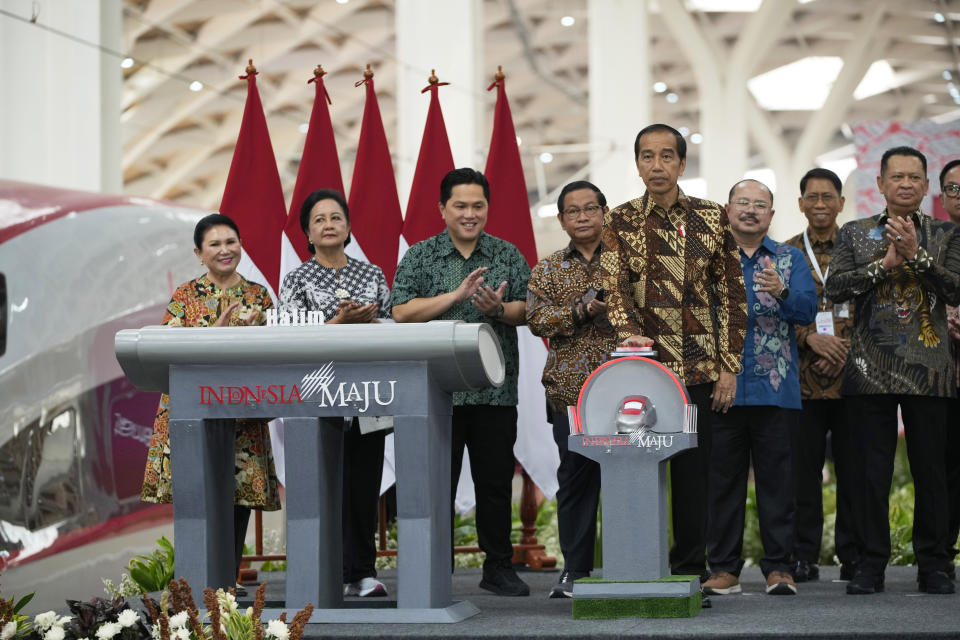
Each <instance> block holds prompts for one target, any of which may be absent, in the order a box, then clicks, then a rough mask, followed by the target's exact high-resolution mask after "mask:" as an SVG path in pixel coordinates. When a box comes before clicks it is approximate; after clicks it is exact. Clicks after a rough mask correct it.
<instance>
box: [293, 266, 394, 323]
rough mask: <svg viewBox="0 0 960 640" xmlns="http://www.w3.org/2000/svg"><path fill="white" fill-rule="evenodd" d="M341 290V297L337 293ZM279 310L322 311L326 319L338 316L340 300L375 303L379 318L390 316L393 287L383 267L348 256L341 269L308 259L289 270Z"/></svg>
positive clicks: (294, 311)
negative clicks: (389, 284)
mask: <svg viewBox="0 0 960 640" xmlns="http://www.w3.org/2000/svg"><path fill="white" fill-rule="evenodd" d="M338 292H339V296H338ZM279 295H280V303H279V304H278V305H277V311H278V312H280V313H284V312H286V313H288V314H295V313H296V312H297V311H319V312H320V313H322V314H323V317H324V320H330V318H332V317H334V316H335V315H337V307H338V305H339V303H340V300H347V299H349V300H353V301H354V302H359V303H360V304H363V305H367V304H371V303H376V304H377V305H378V308H377V317H378V318H380V319H387V318H390V317H391V315H390V289H389V287H387V279H386V278H385V277H384V276H383V271H382V270H381V269H380V267H378V266H376V265H372V264H370V263H369V262H363V261H362V260H356V259H355V258H351V257H350V256H347V264H346V266H343V267H341V268H339V269H335V268H331V267H324V266H322V265H321V264H320V263H319V262H317V261H316V260H314V259H312V258H311V259H310V260H307V261H306V262H304V263H303V264H301V265H300V266H299V267H297V268H296V269H294V270H293V271H291V272H290V273H288V274H287V275H286V276H285V277H284V279H283V284H282V285H281V286H280V294H279Z"/></svg>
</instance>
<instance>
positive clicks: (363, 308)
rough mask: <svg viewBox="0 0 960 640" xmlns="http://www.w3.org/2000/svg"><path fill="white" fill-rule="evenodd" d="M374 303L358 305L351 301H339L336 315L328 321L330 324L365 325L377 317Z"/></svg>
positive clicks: (378, 306) (377, 306)
mask: <svg viewBox="0 0 960 640" xmlns="http://www.w3.org/2000/svg"><path fill="white" fill-rule="evenodd" d="M379 308H380V305H378V304H377V303H376V302H371V303H370V304H360V303H359V302H355V301H353V300H341V301H340V302H339V303H337V313H336V315H335V316H333V318H331V319H330V324H366V323H368V322H373V321H374V319H375V318H376V317H377V309H379Z"/></svg>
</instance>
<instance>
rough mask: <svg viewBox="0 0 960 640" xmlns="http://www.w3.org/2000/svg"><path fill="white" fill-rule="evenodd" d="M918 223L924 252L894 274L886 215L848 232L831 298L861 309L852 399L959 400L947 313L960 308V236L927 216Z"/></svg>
mask: <svg viewBox="0 0 960 640" xmlns="http://www.w3.org/2000/svg"><path fill="white" fill-rule="evenodd" d="M911 219H912V221H913V224H914V228H915V229H916V230H917V237H918V240H919V243H920V249H919V250H918V251H917V255H916V257H915V258H914V259H913V260H906V261H904V262H903V263H902V264H901V265H900V266H898V267H894V268H893V269H889V270H887V269H884V268H883V265H882V262H883V258H884V256H885V255H886V253H887V250H888V246H889V240H887V238H886V227H887V220H888V214H887V212H886V211H884V212H883V213H881V214H878V215H875V216H872V217H870V218H863V219H860V220H854V221H853V222H848V223H847V224H845V225H843V227H841V228H840V234H839V237H838V240H837V248H836V250H835V251H834V254H833V261H832V262H831V264H832V268H831V269H830V276H829V277H828V278H827V284H826V294H827V297H828V298H830V299H831V300H833V301H834V302H844V301H847V300H852V301H853V303H854V306H855V307H856V311H855V312H854V315H853V329H852V331H851V335H850V355H849V357H848V359H847V366H846V368H845V369H844V377H843V393H844V394H845V395H848V394H849V395H860V394H891V393H892V394H903V395H917V396H933V397H946V398H952V397H956V393H957V389H956V385H955V377H954V375H955V372H954V363H953V358H952V357H951V354H950V346H949V345H950V341H949V337H948V336H949V334H948V332H947V309H946V306H947V305H956V304H957V303H958V302H960V234H958V233H957V227H956V225H954V224H953V223H952V222H946V221H944V220H936V219H934V218H931V217H929V216H927V215H924V214H923V213H922V212H920V211H917V212H914V213H913V214H912V215H911Z"/></svg>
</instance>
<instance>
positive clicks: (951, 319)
mask: <svg viewBox="0 0 960 640" xmlns="http://www.w3.org/2000/svg"><path fill="white" fill-rule="evenodd" d="M940 204H942V205H943V208H944V209H946V211H947V215H948V216H950V221H951V222H953V223H954V224H960V158H955V159H953V160H951V161H950V162H948V163H947V164H945V165H944V166H943V169H941V170H940ZM947 329H948V330H949V332H950V353H951V354H952V355H953V366H954V368H955V369H956V370H957V378H956V380H957V387H958V388H960V317H958V311H957V307H952V306H948V307H947ZM957 395H958V398H955V399H953V400H951V402H950V412H949V414H948V415H949V418H948V421H947V447H946V452H947V496H948V500H949V503H950V518H949V526H948V531H949V534H948V535H947V544H948V545H949V548H948V549H947V555H948V556H949V559H950V563H949V566H948V567H947V575H948V576H950V579H951V580H954V579H956V574H957V570H956V565H955V564H954V562H955V561H956V557H957V553H958V549H957V547H958V545H957V538H958V537H960V455H958V453H957V452H958V451H960V427H958V425H960V391H958V394H957Z"/></svg>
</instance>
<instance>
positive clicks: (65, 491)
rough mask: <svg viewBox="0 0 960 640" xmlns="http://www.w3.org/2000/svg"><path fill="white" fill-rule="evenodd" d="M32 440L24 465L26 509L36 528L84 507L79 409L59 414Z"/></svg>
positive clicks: (30, 520)
mask: <svg viewBox="0 0 960 640" xmlns="http://www.w3.org/2000/svg"><path fill="white" fill-rule="evenodd" d="M32 444H33V446H31V447H30V455H29V459H28V460H27V461H26V465H25V466H26V468H25V469H24V471H25V475H26V477H25V482H24V510H25V512H26V513H25V517H26V521H27V526H28V527H29V528H30V529H32V530H36V529H40V528H42V527H45V526H47V525H51V524H54V523H56V522H59V521H61V520H63V519H65V518H67V517H69V516H72V515H74V514H77V513H79V511H80V501H81V500H80V499H81V494H80V473H79V471H80V470H79V466H78V460H77V419H76V412H75V411H74V410H73V409H67V410H65V411H62V412H60V413H58V414H56V415H55V416H54V417H53V419H51V420H50V421H49V422H47V423H46V424H44V425H43V426H42V427H41V428H40V429H39V430H38V431H37V438H36V440H35V441H34V442H33V443H32Z"/></svg>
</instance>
